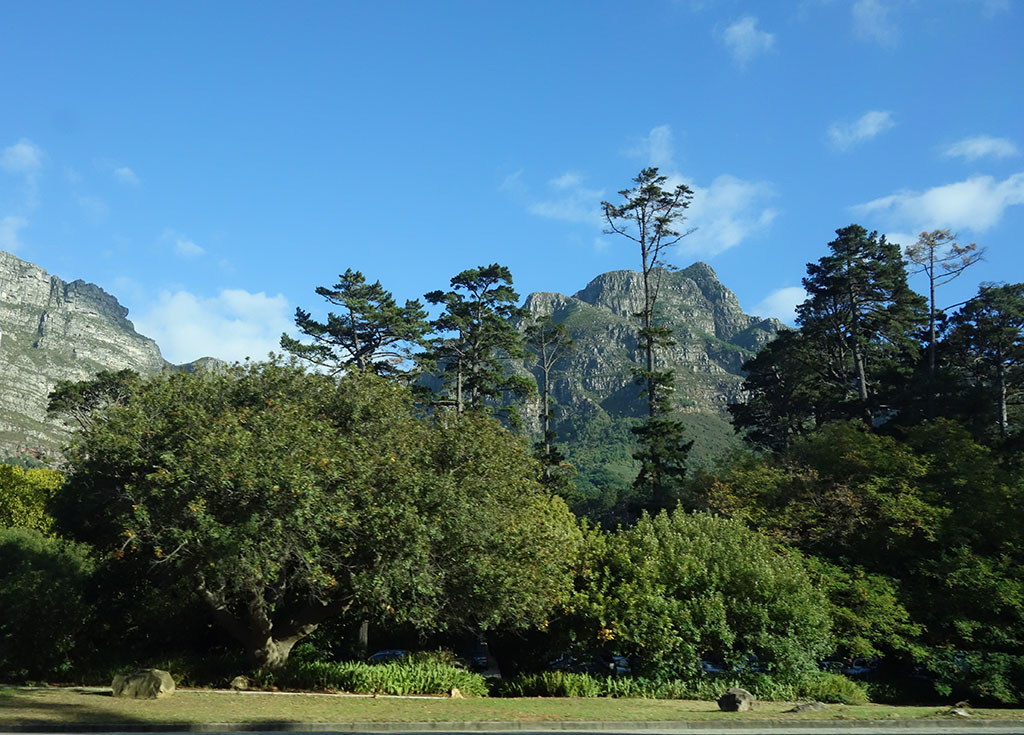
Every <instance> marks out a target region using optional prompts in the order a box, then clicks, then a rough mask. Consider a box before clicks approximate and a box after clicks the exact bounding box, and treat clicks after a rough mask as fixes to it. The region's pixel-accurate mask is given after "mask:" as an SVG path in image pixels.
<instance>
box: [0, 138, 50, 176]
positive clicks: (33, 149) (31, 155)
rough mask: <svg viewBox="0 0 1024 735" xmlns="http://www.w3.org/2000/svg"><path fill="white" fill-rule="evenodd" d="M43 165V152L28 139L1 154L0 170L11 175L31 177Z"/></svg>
mask: <svg viewBox="0 0 1024 735" xmlns="http://www.w3.org/2000/svg"><path fill="white" fill-rule="evenodd" d="M42 165H43V151H42V149H41V148H39V147H38V146H37V145H36V144H35V143H33V142H32V141H31V140H29V139H28V138H22V139H21V140H19V141H18V142H17V143H15V144H14V145H12V146H8V147H7V148H4V150H3V153H0V168H2V169H3V170H4V171H6V172H7V173H9V174H23V175H25V176H31V175H33V174H35V173H36V172H38V171H39V169H40V168H42Z"/></svg>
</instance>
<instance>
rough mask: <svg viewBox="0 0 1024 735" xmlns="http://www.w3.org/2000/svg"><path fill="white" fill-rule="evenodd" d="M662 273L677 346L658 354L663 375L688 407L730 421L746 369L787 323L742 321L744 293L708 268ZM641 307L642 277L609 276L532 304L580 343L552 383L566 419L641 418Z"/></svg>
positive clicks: (660, 301)
mask: <svg viewBox="0 0 1024 735" xmlns="http://www.w3.org/2000/svg"><path fill="white" fill-rule="evenodd" d="M656 276H657V278H656V280H657V283H658V292H657V301H656V319H655V321H656V323H657V324H659V325H662V326H665V327H668V328H669V329H670V330H671V332H672V339H673V340H674V341H675V344H674V345H673V346H671V347H667V348H663V349H659V350H658V351H657V353H656V354H657V361H656V365H655V368H656V369H658V370H673V371H675V375H676V388H677V394H676V395H677V396H678V398H679V403H680V407H681V408H682V409H683V410H685V411H690V412H706V413H711V414H716V415H718V416H720V417H722V418H725V416H726V406H728V405H729V404H730V403H734V402H736V401H737V400H738V399H739V398H740V394H741V391H740V386H741V384H742V382H743V376H742V370H741V366H742V365H743V363H744V362H746V360H748V359H749V358H750V357H752V356H753V355H754V354H755V353H756V352H757V350H759V349H760V348H761V347H763V346H764V345H765V344H767V343H768V342H770V341H771V340H772V339H773V338H774V337H775V335H776V334H777V333H778V332H779V330H780V329H784V326H783V325H782V323H781V322H779V321H777V320H775V319H764V318H761V317H756V316H750V315H747V314H744V313H743V310H742V309H741V308H740V304H739V301H738V300H737V299H736V296H735V295H734V294H733V293H732V291H730V290H729V289H727V288H726V287H725V286H723V285H722V284H721V282H719V280H718V277H717V276H716V275H715V272H714V271H713V270H712V269H711V267H710V266H708V265H707V264H705V263H694V264H693V265H691V266H690V267H689V268H686V269H683V270H679V271H674V272H668V271H658V272H656ZM643 304H644V292H643V278H642V276H641V275H640V274H639V273H636V272H634V271H611V272H610V273H603V274H601V275H599V276H597V277H596V278H594V279H593V280H592V281H591V282H590V283H589V284H587V286H586V287H585V288H584V289H582V290H581V291H577V292H576V293H575V294H573V295H572V296H563V295H562V294H556V293H533V294H530V295H529V296H528V297H527V299H526V304H525V306H526V308H527V309H528V310H529V311H530V312H531V313H532V314H534V315H536V316H551V317H552V319H553V320H554V321H556V322H558V323H561V324H564V325H565V326H566V328H567V329H568V330H569V333H570V336H572V338H573V339H574V340H575V343H576V344H575V349H574V350H573V352H572V353H571V354H570V355H569V357H567V358H566V359H565V361H564V363H562V364H560V365H559V370H558V371H557V379H555V380H553V381H552V383H553V384H552V392H553V394H554V396H555V398H556V399H557V401H558V403H559V405H560V406H562V407H563V409H564V410H565V412H566V413H567V414H579V413H589V412H594V411H604V412H606V413H608V414H609V415H611V416H615V415H623V416H624V415H639V414H640V413H642V412H643V409H644V406H645V404H644V403H643V402H642V401H640V400H638V398H637V396H638V390H639V389H638V388H637V386H636V384H635V381H634V378H633V374H632V372H631V370H632V368H634V367H635V366H637V365H638V364H639V363H640V362H642V359H643V358H642V354H641V352H640V350H639V345H638V341H637V330H638V327H639V322H638V319H637V317H636V315H637V314H638V313H639V312H640V311H642V310H643ZM523 369H528V367H527V366H526V365H524V366H523Z"/></svg>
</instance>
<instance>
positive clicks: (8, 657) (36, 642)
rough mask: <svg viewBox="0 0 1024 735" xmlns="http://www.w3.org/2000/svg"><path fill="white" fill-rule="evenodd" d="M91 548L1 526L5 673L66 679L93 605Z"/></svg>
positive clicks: (0, 662) (0, 638) (0, 635)
mask: <svg viewBox="0 0 1024 735" xmlns="http://www.w3.org/2000/svg"><path fill="white" fill-rule="evenodd" d="M92 571H93V561H92V559H91V558H90V556H89V548H88V547H87V546H85V545H84V544H75V543H71V542H69V541H65V540H63V539H59V538H53V537H49V536H44V535H43V534H42V533H40V532H39V531H34V530H31V529H27V528H0V677H3V678H4V679H7V680H9V681H24V680H25V679H26V678H49V677H58V678H64V677H66V676H67V675H68V672H69V671H70V670H71V667H72V661H73V658H72V657H73V655H75V654H77V653H81V649H82V647H83V642H82V639H83V637H84V636H83V635H82V632H83V631H84V630H85V628H86V627H87V626H88V625H89V623H90V620H91V618H92V617H93V615H94V612H95V611H94V609H93V607H92V605H91V603H90V602H89V601H88V599H87V587H88V584H89V580H90V575H91V574H92Z"/></svg>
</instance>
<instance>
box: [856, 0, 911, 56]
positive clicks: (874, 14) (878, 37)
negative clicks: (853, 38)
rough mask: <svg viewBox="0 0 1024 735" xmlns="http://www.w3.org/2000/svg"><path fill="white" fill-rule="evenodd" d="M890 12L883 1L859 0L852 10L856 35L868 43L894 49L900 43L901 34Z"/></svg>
mask: <svg viewBox="0 0 1024 735" xmlns="http://www.w3.org/2000/svg"><path fill="white" fill-rule="evenodd" d="M889 10H890V7H889V5H887V4H886V2H884V1H883V0H857V2H855V3H854V4H853V7H852V9H851V13H852V14H853V30H854V33H855V34H856V35H857V36H858V37H859V38H862V39H864V40H866V41H874V42H875V43H877V44H879V45H881V46H885V47H887V48H892V47H893V46H895V45H896V44H897V42H898V41H899V38H900V32H899V28H897V26H896V24H895V22H894V21H893V20H892V18H891V17H890V15H889Z"/></svg>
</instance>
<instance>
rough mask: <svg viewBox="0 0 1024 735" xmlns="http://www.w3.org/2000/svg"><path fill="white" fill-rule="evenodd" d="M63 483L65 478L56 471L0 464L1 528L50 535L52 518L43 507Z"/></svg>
mask: <svg viewBox="0 0 1024 735" xmlns="http://www.w3.org/2000/svg"><path fill="white" fill-rule="evenodd" d="M63 483H64V476H63V475H62V474H60V473H59V472H57V471H56V470H50V469H46V468H42V467H34V468H27V469H26V468H25V467H21V466H17V465H10V464H0V528H3V527H14V526H18V527H21V528H32V529H35V530H36V531H42V532H44V533H45V532H47V531H49V530H50V527H51V526H52V525H53V518H51V517H50V514H49V513H48V512H47V510H46V505H47V503H49V502H50V499H51V498H52V497H53V495H54V493H55V492H57V489H58V488H59V487H60V486H61V485H62V484H63Z"/></svg>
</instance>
